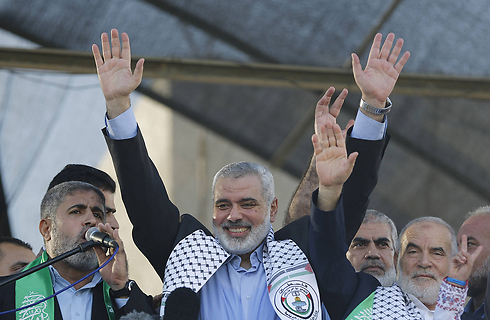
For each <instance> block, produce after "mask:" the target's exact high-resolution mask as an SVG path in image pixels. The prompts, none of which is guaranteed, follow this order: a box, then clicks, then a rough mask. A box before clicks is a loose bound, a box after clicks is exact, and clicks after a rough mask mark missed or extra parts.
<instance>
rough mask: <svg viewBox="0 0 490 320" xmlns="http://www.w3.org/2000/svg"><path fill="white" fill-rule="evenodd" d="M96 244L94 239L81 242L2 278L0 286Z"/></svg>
mask: <svg viewBox="0 0 490 320" xmlns="http://www.w3.org/2000/svg"><path fill="white" fill-rule="evenodd" d="M96 245H97V243H96V242H94V241H87V242H83V243H81V244H79V245H78V246H77V247H76V248H75V249H72V250H70V251H68V252H65V253H63V254H61V255H59V256H56V257H54V258H52V259H49V260H48V261H46V262H43V263H41V264H38V265H37V266H35V267H32V268H30V269H27V270H26V271H23V272H21V273H18V274H16V275H14V276H11V277H9V278H8V279H6V280H4V281H3V282H0V287H3V286H5V285H7V284H9V283H12V282H14V281H17V280H19V279H22V278H24V277H26V276H28V275H30V274H31V273H34V272H36V271H38V270H41V269H42V268H45V267H47V266H50V265H52V264H54V263H56V262H58V261H60V260H63V259H65V258H68V257H70V256H72V255H74V254H77V253H80V252H84V251H87V250H88V249H90V248H92V247H95V246H96Z"/></svg>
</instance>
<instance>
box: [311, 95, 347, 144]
mask: <svg viewBox="0 0 490 320" xmlns="http://www.w3.org/2000/svg"><path fill="white" fill-rule="evenodd" d="M334 92H335V88H334V87H330V88H328V90H327V91H326V92H325V94H324V95H323V97H322V98H321V99H320V100H319V101H318V102H317V104H316V108H315V134H316V135H317V136H320V128H321V127H323V126H325V125H326V124H327V123H331V124H334V123H337V117H338V115H339V113H340V109H341V108H342V105H343V104H344V100H345V98H346V97H347V93H348V91H347V89H344V90H342V92H340V94H339V96H338V97H337V99H335V101H334V103H333V104H332V106H329V104H330V100H331V99H332V96H333V94H334ZM353 125H354V120H352V119H351V120H350V121H349V122H348V123H347V126H346V127H345V129H344V130H342V134H343V136H344V138H345V135H346V134H347V130H348V129H349V128H350V127H352V126H353Z"/></svg>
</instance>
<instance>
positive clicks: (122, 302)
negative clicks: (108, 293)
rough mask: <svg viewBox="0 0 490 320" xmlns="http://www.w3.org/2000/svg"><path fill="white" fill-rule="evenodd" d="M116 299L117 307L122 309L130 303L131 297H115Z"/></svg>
mask: <svg viewBox="0 0 490 320" xmlns="http://www.w3.org/2000/svg"><path fill="white" fill-rule="evenodd" d="M114 300H115V301H116V306H117V308H118V309H121V308H122V307H124V306H125V305H126V303H128V300H129V298H115V299H114Z"/></svg>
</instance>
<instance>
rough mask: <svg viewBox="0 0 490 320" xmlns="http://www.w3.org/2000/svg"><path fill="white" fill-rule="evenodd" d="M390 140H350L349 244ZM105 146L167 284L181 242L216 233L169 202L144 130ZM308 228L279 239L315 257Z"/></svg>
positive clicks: (142, 243) (287, 231)
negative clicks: (171, 259)
mask: <svg viewBox="0 0 490 320" xmlns="http://www.w3.org/2000/svg"><path fill="white" fill-rule="evenodd" d="M104 133H105V131H104ZM388 140H389V139H383V140H379V141H365V140H358V139H353V138H348V141H347V146H348V152H349V153H351V152H352V151H358V152H359V157H358V159H357V162H356V166H355V168H354V172H353V174H352V176H351V177H350V178H349V179H348V181H347V182H346V183H345V185H344V196H343V197H344V201H343V205H344V209H345V211H346V213H345V215H346V228H347V230H348V231H347V236H346V240H347V241H348V242H349V243H350V240H351V239H352V238H353V237H354V235H355V234H356V232H357V229H358V228H359V226H360V225H361V223H362V219H363V216H364V213H365V211H366V209H367V205H368V201H369V195H370V194H371V191H372V190H373V189H374V187H375V186H376V183H377V173H378V169H379V165H380V163H381V159H382V157H383V154H384V150H385V148H386V145H387V142H388ZM106 142H107V145H108V147H109V151H110V153H111V156H112V159H113V163H114V167H115V169H116V174H117V178H118V181H119V185H120V187H121V195H122V198H123V201H124V204H125V206H126V211H127V212H128V215H129V219H130V220H131V223H132V224H133V240H134V242H135V244H136V245H137V247H138V248H139V250H140V251H141V252H142V253H143V254H144V255H145V256H146V257H147V258H148V260H149V261H150V263H151V264H152V266H153V268H154V269H155V271H156V272H157V273H158V275H159V276H160V278H161V279H162V280H163V276H164V271H165V265H166V261H167V259H168V257H169V255H170V253H171V251H172V249H173V247H174V246H175V245H176V243H178V242H179V241H180V240H181V239H182V238H184V237H185V236H187V235H189V234H190V233H192V232H193V231H195V230H197V229H203V230H204V231H205V232H206V234H208V235H211V233H210V232H209V230H206V229H205V228H204V226H203V225H202V224H201V223H199V221H197V220H196V219H194V218H193V217H192V216H189V215H183V216H182V218H180V214H179V210H178V209H177V207H176V206H175V205H173V203H172V202H171V201H170V199H169V198H168V194H167V191H166V189H165V186H164V184H163V182H162V180H161V178H160V176H159V174H158V171H157V170H156V168H155V166H154V164H153V163H152V161H151V159H150V158H149V156H148V153H147V150H146V146H145V143H144V140H143V137H142V135H141V132H140V131H139V128H138V132H137V135H136V137H134V138H131V139H125V140H112V139H110V138H108V137H107V135H106ZM180 219H182V220H180ZM181 221H182V222H181ZM309 228H310V221H309V217H304V218H302V219H299V220H297V221H295V222H293V223H291V224H289V225H287V226H286V227H284V228H282V229H281V230H279V231H277V232H276V233H275V238H276V240H284V239H292V240H294V241H295V242H296V243H297V244H298V246H299V247H300V248H301V249H302V250H303V252H304V253H305V254H306V255H307V257H308V258H310V249H309V246H310V241H311V239H310V238H309V233H308V230H309ZM342 228H343V227H342ZM319 234H323V232H320V233H319ZM344 234H345V233H344ZM315 241H316V240H315ZM322 243H324V242H322ZM317 250H318V251H316V252H323V251H324V250H323V248H318V249H317ZM314 270H315V267H314ZM315 272H316V270H315ZM317 277H318V276H317ZM325 279H327V278H325ZM321 282H323V281H319V289H320V293H321V295H322V301H323V300H324V299H323V293H322V292H323V290H325V288H323V286H321V285H320V283H321ZM324 285H325V286H327V285H328V283H327V282H325V283H324ZM328 311H329V313H330V310H328ZM331 316H332V315H331ZM332 318H333V317H332ZM333 319H335V318H333Z"/></svg>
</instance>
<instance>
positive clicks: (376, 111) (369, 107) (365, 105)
mask: <svg viewBox="0 0 490 320" xmlns="http://www.w3.org/2000/svg"><path fill="white" fill-rule="evenodd" d="M392 105H393V104H392V103H391V100H390V98H386V106H385V107H384V108H376V107H373V106H372V105H370V104H369V103H367V102H366V101H364V100H362V99H361V103H359V106H360V107H361V108H362V109H364V110H366V111H367V112H369V113H373V114H387V113H388V112H390V111H391V106H392Z"/></svg>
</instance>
